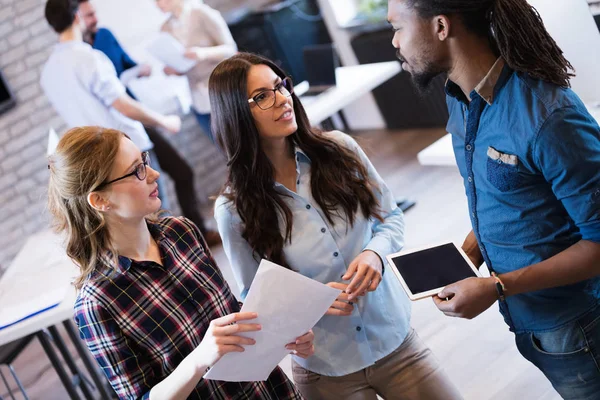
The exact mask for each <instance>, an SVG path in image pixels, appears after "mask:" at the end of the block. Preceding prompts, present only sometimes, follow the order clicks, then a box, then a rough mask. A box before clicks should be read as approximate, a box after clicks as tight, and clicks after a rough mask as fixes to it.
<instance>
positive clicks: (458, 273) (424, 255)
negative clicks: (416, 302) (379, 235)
mask: <svg viewBox="0 0 600 400" xmlns="http://www.w3.org/2000/svg"><path fill="white" fill-rule="evenodd" d="M393 261H394V264H395V266H396V268H397V269H398V272H400V275H402V278H404V281H405V282H406V284H407V285H408V287H409V288H410V291H411V292H412V293H413V294H417V293H421V292H427V291H429V290H433V289H437V288H441V287H444V286H447V285H449V284H451V283H454V282H458V281H460V280H462V279H465V278H469V277H472V276H473V277H475V276H477V275H475V273H474V272H473V270H472V269H471V267H470V266H469V264H467V262H466V261H465V259H464V258H463V256H462V254H460V253H459V252H458V250H457V248H456V246H454V244H452V243H448V244H444V245H441V246H437V247H432V248H430V249H426V250H421V251H416V252H414V253H409V254H405V255H401V256H398V257H394V258H393Z"/></svg>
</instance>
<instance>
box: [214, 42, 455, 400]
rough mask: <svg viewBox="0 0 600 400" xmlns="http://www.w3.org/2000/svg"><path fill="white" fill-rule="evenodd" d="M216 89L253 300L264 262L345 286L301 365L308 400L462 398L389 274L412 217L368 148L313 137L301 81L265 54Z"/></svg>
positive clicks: (237, 240)
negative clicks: (389, 261) (387, 264)
mask: <svg viewBox="0 0 600 400" xmlns="http://www.w3.org/2000/svg"><path fill="white" fill-rule="evenodd" d="M209 92H210V99H211V107H212V109H213V111H214V113H213V132H214V133H215V135H216V138H217V141H218V143H219V144H220V146H221V147H222V148H223V150H224V152H225V154H226V157H227V162H228V166H229V176H228V180H227V183H226V185H225V187H224V189H223V192H222V193H221V196H220V197H219V198H218V200H217V203H216V205H215V216H216V219H217V223H218V227H219V232H220V234H221V235H222V237H223V246H224V249H225V252H226V254H227V257H228V258H229V261H230V262H231V265H232V268H233V271H234V274H235V277H236V280H237V282H238V284H239V286H240V289H241V293H242V297H244V296H245V295H246V294H247V292H248V289H249V287H250V284H251V282H252V279H253V277H254V275H255V273H256V270H257V267H258V264H259V262H260V260H261V259H262V258H266V259H269V260H270V261H273V262H275V263H278V264H281V265H283V266H285V267H287V268H290V269H292V270H293V271H296V272H298V273H301V274H303V275H305V276H307V277H310V278H312V279H315V280H317V281H320V282H322V283H324V284H327V285H330V286H332V287H335V288H339V289H343V290H344V292H343V293H342V294H341V295H340V296H339V297H338V299H337V300H336V301H335V302H334V303H333V304H332V305H331V307H330V309H329V310H328V312H327V314H326V315H325V316H324V317H323V318H322V319H321V320H320V321H319V322H318V323H317V325H316V326H315V328H314V332H315V351H316V352H317V353H318V354H317V355H316V356H312V357H309V358H308V359H306V360H303V359H300V358H298V357H294V363H293V375H294V381H295V383H296V385H297V386H298V388H299V389H300V391H301V392H302V394H303V395H304V397H306V398H307V399H309V400H310V399H376V395H377V394H379V395H380V396H382V397H384V398H386V399H400V398H402V399H417V398H421V399H422V398H427V399H456V398H460V395H459V394H458V392H457V390H456V389H455V388H454V387H453V385H452V384H451V383H450V382H449V380H448V378H447V377H446V375H445V373H444V372H443V370H442V368H441V367H440V366H439V365H438V363H437V361H436V360H435V357H434V356H433V355H432V353H431V351H430V350H429V349H428V348H427V347H426V346H425V345H424V344H423V342H422V341H421V340H420V339H419V337H418V336H417V334H416V333H415V332H414V330H413V329H412V328H411V327H410V304H409V303H410V302H409V300H408V298H407V297H406V295H405V294H404V292H403V290H402V287H401V286H400V284H399V282H398V281H397V279H396V278H395V277H394V276H393V275H392V274H389V273H388V274H384V270H383V261H382V260H383V259H384V258H385V256H386V255H387V254H389V253H391V252H394V251H398V250H400V249H401V248H402V245H403V243H404V220H403V215H402V212H401V211H400V210H399V209H398V208H397V207H396V204H395V202H394V198H393V196H392V193H391V192H390V190H389V189H388V187H387V186H386V184H385V183H384V182H383V180H382V179H381V177H380V176H379V175H378V174H377V171H376V170H375V168H374V167H373V165H371V163H370V161H369V159H368V158H367V157H366V155H365V154H364V152H363V151H362V149H361V148H360V147H359V146H358V144H357V143H356V142H355V141H354V140H353V139H352V138H350V137H349V136H347V135H345V134H344V133H341V132H319V131H317V130H315V129H312V128H311V127H310V124H309V122H308V119H307V117H306V113H305V111H304V108H303V107H302V104H301V103H300V101H299V99H298V97H296V95H295V94H294V91H293V83H292V81H291V79H290V78H289V77H287V76H286V75H285V73H284V72H283V71H282V70H281V69H280V68H279V67H277V65H275V64H274V63H272V62H271V61H269V60H267V59H265V58H262V57H259V56H256V55H252V54H245V53H242V54H238V55H236V56H234V57H232V58H230V59H228V60H225V61H223V62H222V63H220V64H219V65H218V66H217V68H216V69H215V70H214V71H213V73H212V75H211V78H210V81H209ZM290 317H291V318H293V316H290Z"/></svg>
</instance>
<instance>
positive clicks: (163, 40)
mask: <svg viewBox="0 0 600 400" xmlns="http://www.w3.org/2000/svg"><path fill="white" fill-rule="evenodd" d="M147 50H148V51H149V52H150V53H151V54H152V55H153V56H154V57H156V58H158V59H159V60H160V61H162V62H163V63H165V64H166V65H168V66H169V67H172V68H174V69H175V70H176V71H178V72H181V73H183V72H187V71H189V70H190V69H192V67H193V66H194V65H196V61H194V60H190V59H189V58H185V57H184V56H183V54H184V53H185V48H184V47H183V45H182V44H181V43H180V42H179V41H177V39H175V38H174V37H173V36H172V35H170V34H168V33H167V32H161V33H160V34H159V35H158V36H157V37H156V39H154V41H152V43H150V45H149V46H148V47H147Z"/></svg>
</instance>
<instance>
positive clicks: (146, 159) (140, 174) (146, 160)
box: [96, 151, 150, 190]
mask: <svg viewBox="0 0 600 400" xmlns="http://www.w3.org/2000/svg"><path fill="white" fill-rule="evenodd" d="M149 165H150V154H149V153H148V152H147V151H144V152H142V162H141V163H139V164H138V165H136V166H135V169H134V170H133V172H130V173H128V174H126V175H123V176H121V177H120V178H117V179H113V180H111V181H108V182H104V183H101V184H100V186H98V187H97V188H96V190H100V189H102V188H105V187H106V186H108V185H110V184H111V183H115V182H117V181H120V180H122V179H125V178H129V177H130V176H133V175H135V177H136V178H138V179H139V180H140V181H143V180H144V179H146V176H147V175H148V171H147V170H146V167H147V166H149Z"/></svg>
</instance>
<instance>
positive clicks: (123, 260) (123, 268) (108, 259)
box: [97, 220, 167, 276]
mask: <svg viewBox="0 0 600 400" xmlns="http://www.w3.org/2000/svg"><path fill="white" fill-rule="evenodd" d="M146 223H147V225H148V229H149V230H150V235H152V237H153V238H154V239H155V240H156V241H157V243H158V245H159V247H160V246H161V243H162V242H163V241H164V240H165V239H166V238H167V236H166V232H165V230H164V228H163V227H162V225H160V224H158V223H156V222H152V221H148V220H147V221H146ZM134 262H136V261H134V260H132V259H131V258H128V257H124V256H118V263H117V264H116V265H115V262H114V258H113V254H112V253H111V252H110V251H108V250H104V251H103V252H102V253H101V254H100V265H99V266H98V268H97V272H98V273H99V274H101V275H107V276H108V275H110V274H112V273H118V274H126V273H127V271H129V268H131V265H132V264H133V263H134ZM148 265H149V266H156V264H155V263H148Z"/></svg>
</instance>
